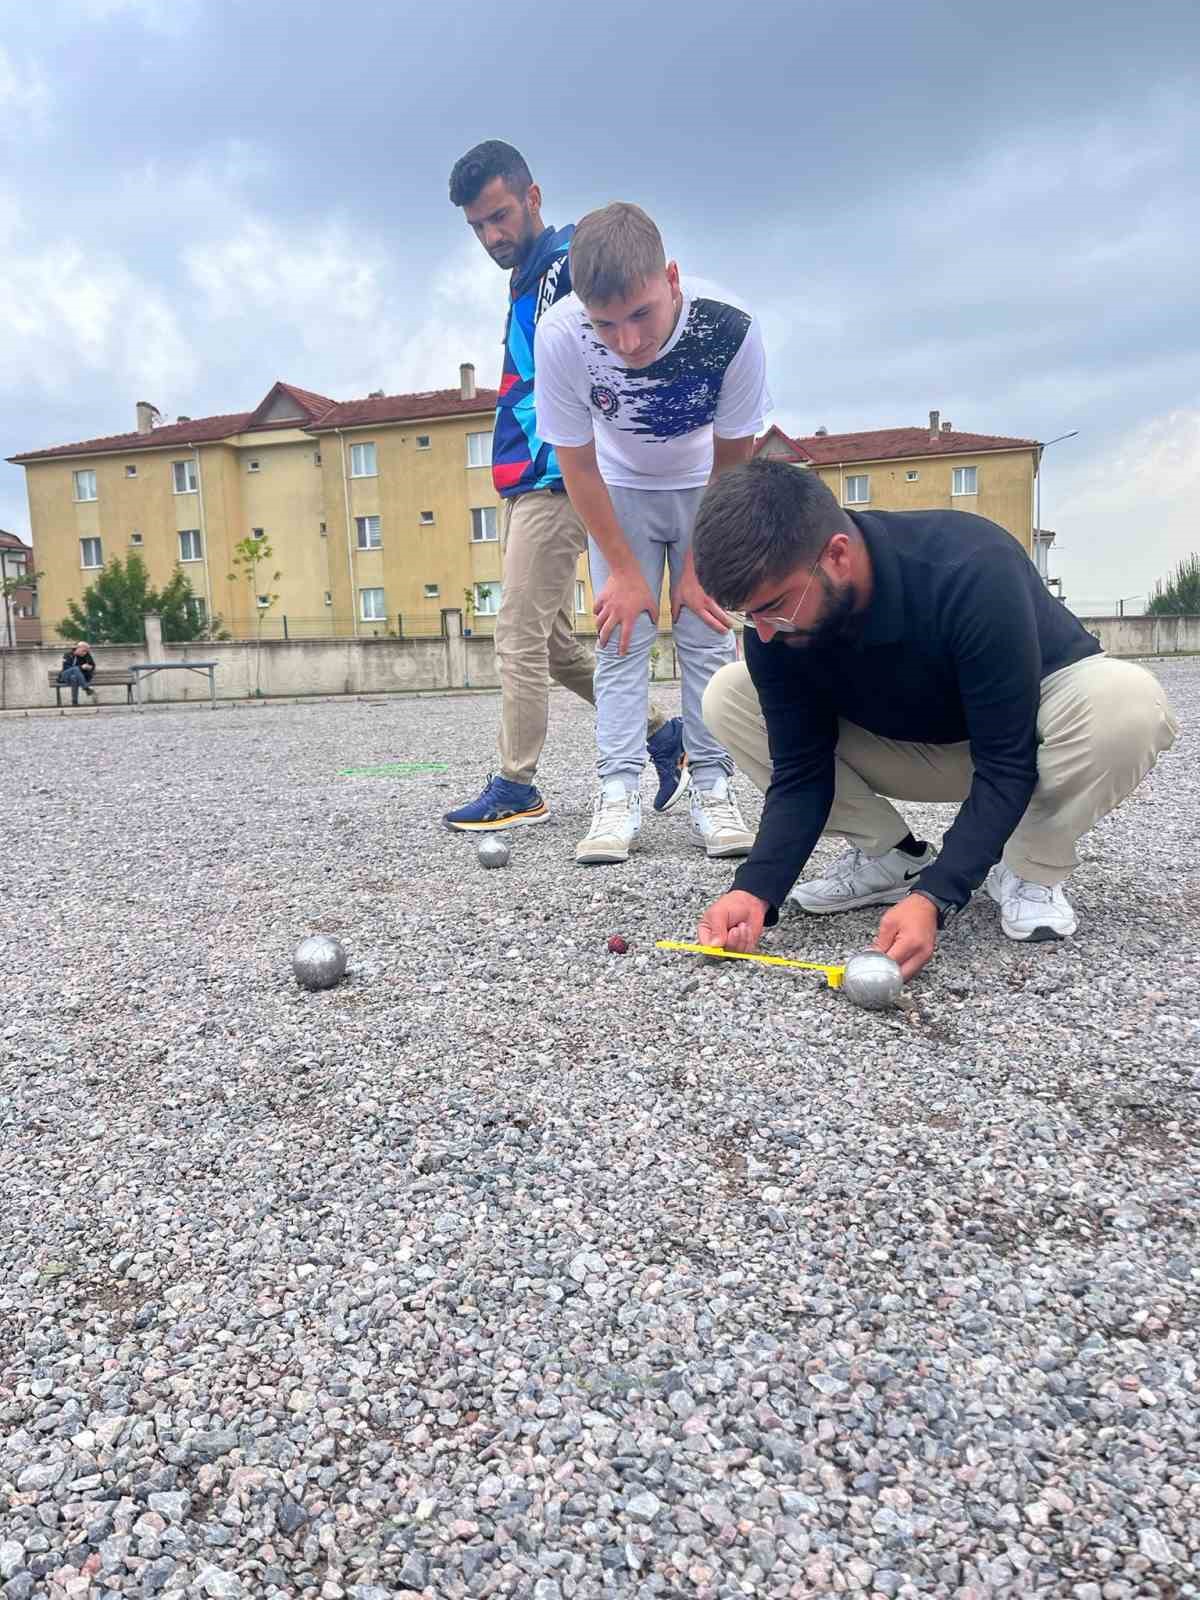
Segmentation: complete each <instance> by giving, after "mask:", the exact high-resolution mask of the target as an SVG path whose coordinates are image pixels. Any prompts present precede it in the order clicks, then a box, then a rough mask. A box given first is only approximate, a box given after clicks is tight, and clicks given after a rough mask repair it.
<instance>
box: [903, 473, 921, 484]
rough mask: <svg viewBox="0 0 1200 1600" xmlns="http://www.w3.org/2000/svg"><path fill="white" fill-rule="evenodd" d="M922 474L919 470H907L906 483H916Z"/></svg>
mask: <svg viewBox="0 0 1200 1600" xmlns="http://www.w3.org/2000/svg"><path fill="white" fill-rule="evenodd" d="M920 476H921V474H920V473H919V472H906V473H905V474H904V481H905V483H916V482H917V481H918V479H919V478H920Z"/></svg>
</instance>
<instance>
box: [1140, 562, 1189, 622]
mask: <svg viewBox="0 0 1200 1600" xmlns="http://www.w3.org/2000/svg"><path fill="white" fill-rule="evenodd" d="M1146 614H1147V616H1151V617H1197V616H1200V555H1197V553H1196V552H1195V551H1194V550H1193V551H1192V553H1191V555H1190V556H1188V558H1187V559H1186V560H1185V561H1181V562H1180V563H1179V565H1178V566H1177V567H1176V568H1175V571H1174V572H1173V573H1172V574H1171V576H1170V577H1169V578H1168V579H1167V581H1166V583H1163V581H1162V580H1161V578H1160V579H1159V581H1158V582H1157V583H1156V584H1155V585H1154V593H1153V594H1152V595H1151V596H1150V604H1149V605H1148V606H1147V607H1146Z"/></svg>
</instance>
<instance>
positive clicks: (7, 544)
mask: <svg viewBox="0 0 1200 1600" xmlns="http://www.w3.org/2000/svg"><path fill="white" fill-rule="evenodd" d="M34 570H35V568H34V565H33V551H32V550H31V549H30V547H29V546H28V545H27V544H26V543H25V541H24V540H23V539H20V538H18V536H17V535H16V534H15V533H7V532H5V530H4V529H3V528H0V649H12V648H13V647H14V646H15V645H19V644H41V642H42V624H41V622H40V620H39V618H38V593H37V583H36V580H34V579H33V576H32V575H33V572H34ZM25 577H29V578H30V582H29V583H20V582H19V581H18V580H19V579H21V578H25Z"/></svg>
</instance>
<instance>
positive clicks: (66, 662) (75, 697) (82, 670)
mask: <svg viewBox="0 0 1200 1600" xmlns="http://www.w3.org/2000/svg"><path fill="white" fill-rule="evenodd" d="M95 670H96V663H95V661H94V659H93V657H92V652H91V650H90V648H89V647H88V646H87V645H86V644H85V643H84V641H83V640H82V639H81V640H80V641H79V643H78V644H77V645H75V647H74V648H73V649H71V650H68V651H67V652H66V653H65V654H64V656H63V664H62V671H61V672H60V673H59V675H58V681H59V683H61V684H64V685H66V686H68V687H69V688H70V690H71V704H72V705H73V706H77V705H78V704H79V691H80V689H82V690H83V692H84V694H87V695H90V696H91V697H92V699H93V700H94V699H95V698H96V691H95V689H93V688H92V673H93V672H95Z"/></svg>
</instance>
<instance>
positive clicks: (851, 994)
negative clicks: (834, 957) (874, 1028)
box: [842, 950, 904, 1011]
mask: <svg viewBox="0 0 1200 1600" xmlns="http://www.w3.org/2000/svg"><path fill="white" fill-rule="evenodd" d="M903 987H904V979H903V978H902V977H901V976H900V968H899V967H898V966H897V965H896V963H895V962H894V961H893V960H892V958H891V956H885V955H884V953H883V951H882V950H863V951H862V952H861V953H860V954H859V955H856V956H851V957H850V959H849V961H847V963H846V972H845V976H844V977H843V978H842V993H843V994H844V995H845V996H846V999H847V1000H850V1001H852V1002H853V1004H854V1005H856V1006H861V1007H862V1008H863V1010H864V1011H886V1010H887V1008H888V1006H890V1005H894V1004H895V1003H896V1001H897V1000H898V999H899V998H900V991H901V989H903Z"/></svg>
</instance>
